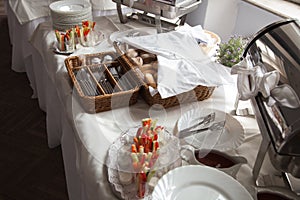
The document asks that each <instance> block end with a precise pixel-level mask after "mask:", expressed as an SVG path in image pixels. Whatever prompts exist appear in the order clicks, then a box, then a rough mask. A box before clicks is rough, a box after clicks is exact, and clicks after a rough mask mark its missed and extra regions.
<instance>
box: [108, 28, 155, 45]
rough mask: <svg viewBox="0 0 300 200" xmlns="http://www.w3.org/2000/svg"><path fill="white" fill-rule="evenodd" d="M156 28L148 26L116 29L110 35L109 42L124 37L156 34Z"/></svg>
mask: <svg viewBox="0 0 300 200" xmlns="http://www.w3.org/2000/svg"><path fill="white" fill-rule="evenodd" d="M156 33H157V30H156V28H152V27H146V28H135V29H129V30H125V31H116V32H114V33H112V34H111V35H110V36H109V43H110V44H112V43H113V42H114V41H118V40H119V39H120V38H122V37H137V36H144V35H150V34H156Z"/></svg>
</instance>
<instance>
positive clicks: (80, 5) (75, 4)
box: [49, 0, 91, 15]
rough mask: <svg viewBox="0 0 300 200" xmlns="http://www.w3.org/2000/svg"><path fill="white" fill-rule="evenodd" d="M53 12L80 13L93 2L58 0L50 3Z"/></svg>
mask: <svg viewBox="0 0 300 200" xmlns="http://www.w3.org/2000/svg"><path fill="white" fill-rule="evenodd" d="M49 7H50V10H51V11H52V12H56V13H61V14H67V15H70V14H80V13H82V12H83V11H86V10H87V9H89V8H90V7H91V4H90V3H89V2H87V1H83V0H67V1H56V2H53V3H51V4H50V5H49Z"/></svg>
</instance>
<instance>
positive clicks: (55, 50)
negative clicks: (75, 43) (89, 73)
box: [53, 46, 75, 56]
mask: <svg viewBox="0 0 300 200" xmlns="http://www.w3.org/2000/svg"><path fill="white" fill-rule="evenodd" d="M53 52H54V53H56V54H60V55H65V56H68V55H71V54H72V53H74V52H75V49H74V50H72V51H61V50H59V49H58V48H57V47H56V46H53Z"/></svg>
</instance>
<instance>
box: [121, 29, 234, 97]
mask: <svg viewBox="0 0 300 200" xmlns="http://www.w3.org/2000/svg"><path fill="white" fill-rule="evenodd" d="M122 42H125V43H127V44H129V45H131V46H134V47H135V48H138V49H142V50H145V51H147V52H150V53H153V54H156V55H157V59H158V63H159V64H158V78H157V91H158V92H159V94H160V95H161V97H162V98H167V97H171V96H175V95H177V94H180V93H183V92H187V91H190V90H192V89H194V88H195V87H196V86H198V85H203V86H209V87H210V86H214V87H215V86H220V85H223V84H231V83H233V80H232V77H231V75H230V72H229V70H227V68H226V67H224V66H223V65H221V64H218V63H216V62H214V61H212V60H211V58H210V57H209V56H207V55H206V54H205V53H204V52H203V51H202V49H201V48H200V47H199V45H198V44H197V41H196V40H195V37H194V36H193V35H192V34H191V33H190V32H187V31H172V32H168V33H161V34H156V35H146V36H139V37H124V38H122ZM152 94H155V92H152Z"/></svg>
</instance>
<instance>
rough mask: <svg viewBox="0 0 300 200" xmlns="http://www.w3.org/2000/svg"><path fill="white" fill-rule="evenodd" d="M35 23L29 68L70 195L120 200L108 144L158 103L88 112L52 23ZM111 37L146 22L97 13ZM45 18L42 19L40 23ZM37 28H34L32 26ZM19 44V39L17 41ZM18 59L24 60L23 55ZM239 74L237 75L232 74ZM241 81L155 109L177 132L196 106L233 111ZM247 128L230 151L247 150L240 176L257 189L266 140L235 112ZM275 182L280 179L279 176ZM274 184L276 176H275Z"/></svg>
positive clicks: (265, 171)
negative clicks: (108, 168) (111, 177)
mask: <svg viewBox="0 0 300 200" xmlns="http://www.w3.org/2000/svg"><path fill="white" fill-rule="evenodd" d="M38 20H41V21H35V22H37V24H38V25H37V26H36V28H34V27H33V28H32V29H31V31H32V32H33V34H32V35H31V36H30V42H29V43H28V44H26V45H29V46H30V49H31V58H32V59H31V62H30V63H29V67H30V69H31V70H26V72H27V74H28V76H29V77H30V82H31V84H32V87H33V88H34V91H35V94H36V96H37V97H38V100H39V104H40V107H41V109H43V110H45V112H46V113H47V119H46V120H47V134H48V144H49V147H50V148H52V147H56V146H58V145H61V147H62V153H63V159H64V167H65V173H66V180H67V187H68V194H69V198H70V199H72V200H76V199H82V200H87V199H91V200H94V199H117V197H116V196H115V195H114V194H113V192H112V190H111V188H110V184H109V182H108V181H107V175H106V172H105V167H104V166H105V165H104V163H105V156H106V153H107V150H108V149H109V146H110V145H111V144H112V143H113V142H114V141H115V140H116V139H117V138H118V137H119V136H120V135H121V133H122V132H123V131H124V130H126V129H128V128H130V127H133V126H136V125H137V124H139V123H140V120H141V119H142V118H145V117H147V116H148V115H149V112H151V111H153V108H151V107H149V106H148V105H147V104H146V103H145V102H144V101H143V100H142V99H139V100H138V103H137V104H135V105H133V106H130V107H129V108H128V107H127V108H119V109H113V110H111V111H107V112H101V113H97V114H88V113H86V112H84V110H82V109H81V107H80V106H79V104H78V102H77V100H76V98H75V97H74V95H73V88H72V85H71V83H70V78H69V77H68V74H67V70H66V67H65V65H64V60H65V58H66V56H64V55H58V54H55V53H54V52H53V49H52V47H53V42H54V41H55V40H56V39H55V34H54V30H53V28H52V24H51V22H45V21H44V22H42V21H43V19H42V18H39V19H38ZM94 20H95V21H96V23H97V24H99V25H101V30H102V31H103V32H104V33H105V36H106V38H108V37H109V35H110V34H111V33H113V32H115V31H118V30H127V29H131V28H136V27H143V26H144V25H141V24H137V23H134V22H129V23H128V24H126V25H124V24H120V23H119V21H118V18H117V16H110V17H103V16H102V17H95V19H94ZM40 22H41V23H40ZM33 30H34V31H33ZM13 45H14V44H13ZM112 50H114V48H113V46H112V45H111V43H109V41H108V40H107V39H106V40H105V41H103V42H102V43H101V44H99V45H98V46H95V47H84V48H80V49H78V50H77V51H76V52H75V53H74V54H73V55H76V54H77V55H80V54H85V53H97V52H105V51H112ZM18 60H19V61H23V60H24V59H22V58H19V59H18ZM233 78H235V77H233ZM236 93H237V90H236V85H235V84H232V85H224V86H220V87H218V88H216V89H215V91H214V93H213V95H212V96H211V97H210V98H209V99H207V100H204V101H201V102H194V103H191V104H184V105H180V106H176V107H172V108H169V109H166V110H164V109H163V110H160V111H159V112H155V117H157V118H158V119H159V122H158V123H161V124H163V125H164V126H165V127H166V128H167V129H168V130H169V131H170V132H173V130H174V128H175V125H176V122H177V120H178V119H179V118H180V116H182V115H183V114H184V113H185V112H186V111H188V110H191V109H195V108H197V109H199V108H200V109H201V108H211V109H217V110H221V111H224V112H226V113H230V112H231V111H232V110H233V109H234V103H235V100H236ZM234 118H235V119H237V120H238V121H239V123H241V125H242V127H243V133H242V134H243V135H242V143H241V144H239V145H238V146H237V147H235V148H232V149H229V150H227V153H228V154H231V155H242V156H244V157H245V158H246V159H247V161H248V162H247V164H244V165H242V166H241V169H240V170H239V172H238V174H237V178H236V179H237V180H238V181H239V182H240V183H241V184H242V185H244V186H245V187H246V188H247V189H248V190H249V191H250V192H253V191H254V189H253V188H254V185H255V184H254V181H253V180H252V168H253V165H254V162H255V159H256V155H257V151H258V149H259V145H260V142H261V135H260V133H259V129H258V126H257V123H256V120H255V118H254V117H253V116H234ZM276 173H277V172H276V170H274V169H273V168H272V167H271V165H270V163H269V162H268V160H266V164H265V165H264V166H263V168H262V170H261V174H260V176H259V180H260V181H262V182H263V181H264V180H265V179H266V177H267V178H268V177H270V176H269V175H270V174H276ZM275 182H276V181H275ZM273 183H274V181H273Z"/></svg>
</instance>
